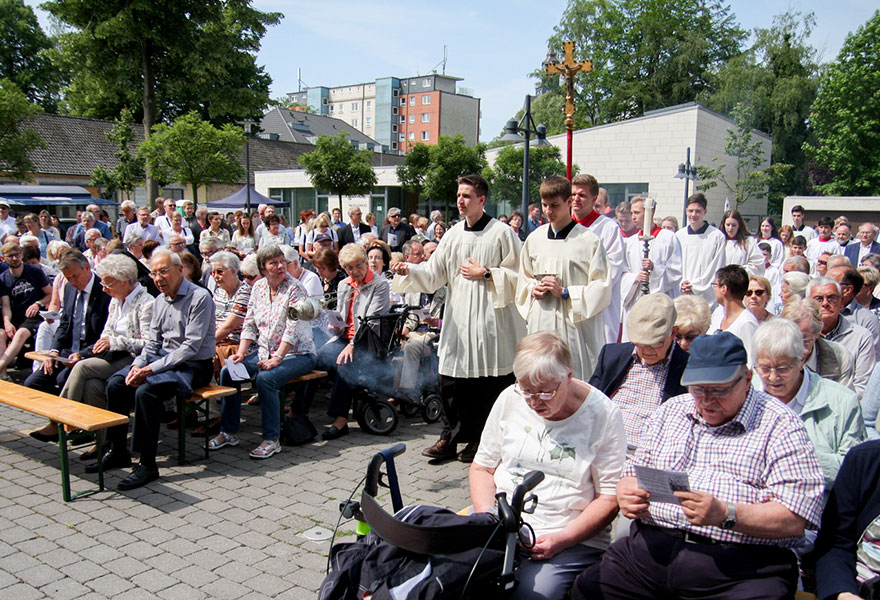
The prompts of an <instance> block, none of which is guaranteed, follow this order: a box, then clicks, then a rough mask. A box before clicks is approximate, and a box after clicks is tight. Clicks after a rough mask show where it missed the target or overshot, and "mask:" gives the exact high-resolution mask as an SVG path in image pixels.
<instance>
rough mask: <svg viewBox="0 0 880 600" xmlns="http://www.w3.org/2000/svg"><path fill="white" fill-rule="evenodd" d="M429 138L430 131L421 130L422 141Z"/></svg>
mask: <svg viewBox="0 0 880 600" xmlns="http://www.w3.org/2000/svg"><path fill="white" fill-rule="evenodd" d="M430 139H431V133H430V132H428V131H423V132H422V141H423V142H427V141H429V140H430Z"/></svg>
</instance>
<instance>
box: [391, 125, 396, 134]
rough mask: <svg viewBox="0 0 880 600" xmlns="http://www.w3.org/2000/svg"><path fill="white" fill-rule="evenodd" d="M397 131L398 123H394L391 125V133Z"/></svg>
mask: <svg viewBox="0 0 880 600" xmlns="http://www.w3.org/2000/svg"><path fill="white" fill-rule="evenodd" d="M396 132H397V125H392V126H391V133H396Z"/></svg>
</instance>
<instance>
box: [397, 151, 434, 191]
mask: <svg viewBox="0 0 880 600" xmlns="http://www.w3.org/2000/svg"><path fill="white" fill-rule="evenodd" d="M430 167H431V149H430V147H429V146H427V145H425V144H423V143H422V142H419V143H418V144H416V145H415V146H413V147H412V148H410V150H409V152H407V153H406V157H405V158H404V159H403V164H401V165H397V180H398V181H400V183H401V185H403V189H405V190H406V191H408V192H410V193H412V194H414V195H415V196H416V198H418V197H419V196H421V195H422V192H423V191H424V189H425V177H427V176H428V169H429V168H430Z"/></svg>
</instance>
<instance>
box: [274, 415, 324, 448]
mask: <svg viewBox="0 0 880 600" xmlns="http://www.w3.org/2000/svg"><path fill="white" fill-rule="evenodd" d="M316 437H318V430H317V429H315V426H314V425H313V424H312V422H311V421H310V420H309V418H308V417H307V416H306V415H294V416H292V417H287V418H286V419H284V423H282V424H281V443H282V444H284V445H285V446H302V445H303V444H308V443H309V442H311V441H312V440H314V439H315V438H316Z"/></svg>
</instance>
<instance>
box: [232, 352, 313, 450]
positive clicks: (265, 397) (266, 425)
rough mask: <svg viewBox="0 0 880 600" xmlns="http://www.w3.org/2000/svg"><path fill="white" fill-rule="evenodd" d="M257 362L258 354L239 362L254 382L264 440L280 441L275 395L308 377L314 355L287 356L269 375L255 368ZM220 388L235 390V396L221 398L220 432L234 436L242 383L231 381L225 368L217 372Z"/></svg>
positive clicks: (278, 407)
mask: <svg viewBox="0 0 880 600" xmlns="http://www.w3.org/2000/svg"><path fill="white" fill-rule="evenodd" d="M259 361H260V358H259V356H258V355H257V352H256V351H254V352H251V353H250V354H248V355H247V356H245V357H244V360H243V361H241V362H242V364H243V365H244V366H245V367H246V368H247V371H248V374H249V375H250V376H251V377H253V378H254V380H255V383H256V387H257V395H258V396H259V398H260V410H261V411H262V413H263V439H264V440H277V439H278V438H280V437H281V399H280V398H279V396H278V391H279V390H280V389H281V386H283V385H284V384H285V383H287V382H288V381H290V380H291V379H293V378H294V377H299V376H300V375H302V374H304V373H308V372H309V371H311V370H312V368H313V367H314V366H315V355H314V354H288V355H287V356H285V357H284V359H283V360H282V361H281V364H280V365H278V366H277V367H275V368H274V369H271V370H269V371H261V370H260V369H259V368H257V363H258V362H259ZM220 385H226V386H230V387H234V388H236V390H237V391H236V393H235V394H234V395H232V396H227V397H226V398H223V409H222V413H221V415H220V416H221V420H220V431H223V432H224V433H231V434H235V433H238V432H239V430H240V429H241V382H238V381H233V380H232V377H230V376H229V372H228V371H227V369H226V367H223V369H222V370H221V371H220Z"/></svg>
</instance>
